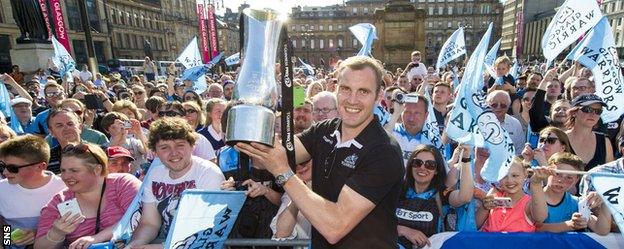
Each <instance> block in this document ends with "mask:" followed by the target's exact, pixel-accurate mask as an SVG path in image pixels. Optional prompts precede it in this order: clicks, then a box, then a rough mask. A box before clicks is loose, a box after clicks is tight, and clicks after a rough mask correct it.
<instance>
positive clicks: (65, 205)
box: [56, 198, 82, 216]
mask: <svg viewBox="0 0 624 249" xmlns="http://www.w3.org/2000/svg"><path fill="white" fill-rule="evenodd" d="M56 207H57V208H58V210H59V213H60V214H61V216H62V215H64V214H66V213H70V215H75V214H80V215H82V211H80V206H79V205H78V200H76V198H73V199H71V200H68V201H65V202H61V203H59V204H58V205H56Z"/></svg>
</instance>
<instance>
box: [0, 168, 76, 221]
mask: <svg viewBox="0 0 624 249" xmlns="http://www.w3.org/2000/svg"><path fill="white" fill-rule="evenodd" d="M45 173H46V174H47V175H49V176H51V178H50V180H49V181H48V183H46V184H45V185H43V186H41V187H39V188H36V189H27V188H24V187H22V186H21V185H19V184H9V182H8V180H6V179H3V180H0V193H1V194H0V216H2V217H4V222H6V223H7V224H9V225H11V226H12V228H13V229H16V228H25V229H37V224H38V223H39V216H40V214H41V208H43V206H45V205H46V204H47V203H48V202H49V201H50V200H51V199H52V197H54V195H56V194H57V193H58V192H60V191H61V190H63V189H65V188H66V186H65V183H64V182H63V180H61V178H60V177H58V176H56V175H54V173H52V172H50V171H45Z"/></svg>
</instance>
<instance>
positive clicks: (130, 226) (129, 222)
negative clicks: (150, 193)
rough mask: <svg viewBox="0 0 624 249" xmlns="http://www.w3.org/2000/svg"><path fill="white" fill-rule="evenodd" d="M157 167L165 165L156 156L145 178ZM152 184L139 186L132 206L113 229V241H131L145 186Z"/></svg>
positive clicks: (139, 214) (139, 213) (137, 222)
mask: <svg viewBox="0 0 624 249" xmlns="http://www.w3.org/2000/svg"><path fill="white" fill-rule="evenodd" d="M157 167H165V165H164V164H163V163H162V162H161V161H160V159H159V158H155V159H154V161H152V163H151V164H150V166H149V168H148V169H147V173H145V177H144V178H143V179H149V178H150V176H151V173H152V172H153V171H154V169H155V168H157ZM149 187H151V186H146V185H145V181H144V182H143V183H141V187H139V192H137V194H136V195H135V196H134V199H132V202H131V203H130V206H129V207H128V209H127V210H126V212H125V213H124V215H123V216H122V217H121V219H120V220H119V222H118V223H117V226H116V227H115V229H113V238H112V239H111V241H112V242H116V241H125V242H126V243H127V242H129V241H130V239H131V238H132V233H133V232H134V229H136V227H137V226H138V225H139V221H140V220H141V212H142V210H141V209H142V208H143V205H142V201H141V200H142V199H143V192H145V188H149Z"/></svg>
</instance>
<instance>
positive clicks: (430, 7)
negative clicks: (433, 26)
mask: <svg viewBox="0 0 624 249" xmlns="http://www.w3.org/2000/svg"><path fill="white" fill-rule="evenodd" d="M433 9H434V8H433V6H429V15H430V16H433Z"/></svg>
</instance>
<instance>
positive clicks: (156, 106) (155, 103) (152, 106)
mask: <svg viewBox="0 0 624 249" xmlns="http://www.w3.org/2000/svg"><path fill="white" fill-rule="evenodd" d="M163 104H165V99H163V98H162V97H160V96H152V97H149V98H148V99H147V100H146V101H145V109H147V110H148V111H150V112H152V113H156V112H158V111H160V107H162V105H163Z"/></svg>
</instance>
